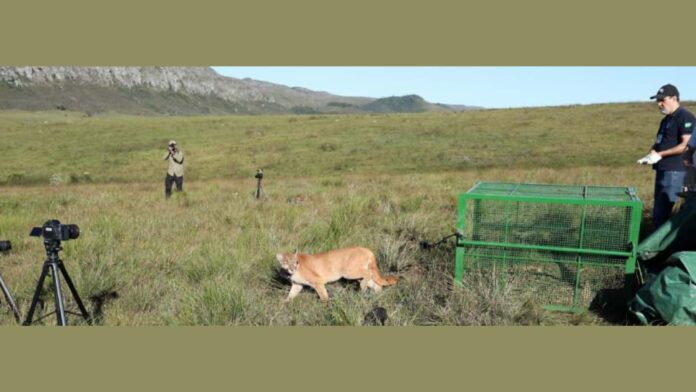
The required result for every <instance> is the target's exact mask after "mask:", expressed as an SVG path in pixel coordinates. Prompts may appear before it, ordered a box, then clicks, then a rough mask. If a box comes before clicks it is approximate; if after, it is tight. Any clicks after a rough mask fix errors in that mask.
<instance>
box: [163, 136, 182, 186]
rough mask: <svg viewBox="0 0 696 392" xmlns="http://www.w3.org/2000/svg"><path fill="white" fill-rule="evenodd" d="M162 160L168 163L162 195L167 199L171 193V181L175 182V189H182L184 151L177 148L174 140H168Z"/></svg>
mask: <svg viewBox="0 0 696 392" xmlns="http://www.w3.org/2000/svg"><path fill="white" fill-rule="evenodd" d="M164 160H165V161H167V162H168V163H169V166H168V167H167V177H166V178H165V179H164V197H165V198H167V199H169V197H171V195H172V183H173V182H175V183H176V190H177V192H180V191H182V190H183V189H184V153H183V152H182V151H181V150H179V148H178V147H177V145H176V142H175V141H174V140H170V141H169V146H168V148H167V154H166V155H165V156H164Z"/></svg>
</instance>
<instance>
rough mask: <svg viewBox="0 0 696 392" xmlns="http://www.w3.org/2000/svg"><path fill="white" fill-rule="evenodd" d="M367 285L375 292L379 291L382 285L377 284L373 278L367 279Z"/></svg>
mask: <svg viewBox="0 0 696 392" xmlns="http://www.w3.org/2000/svg"><path fill="white" fill-rule="evenodd" d="M367 287H369V288H371V289H372V290H374V291H375V293H379V292H380V291H382V286H380V285H378V284H377V283H376V282H375V281H374V280H372V279H369V280H368V281H367Z"/></svg>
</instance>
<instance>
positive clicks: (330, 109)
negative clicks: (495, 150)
mask: <svg viewBox="0 0 696 392" xmlns="http://www.w3.org/2000/svg"><path fill="white" fill-rule="evenodd" d="M469 108H470V107H467V106H462V105H459V106H457V107H453V106H448V105H441V104H432V103H429V102H427V101H425V100H424V99H423V98H421V97H419V96H416V95H407V96H404V97H389V98H381V99H375V98H367V97H345V96H339V95H334V94H330V93H328V92H322V91H312V90H308V89H306V88H302V87H288V86H283V85H279V84H274V83H268V82H264V81H259V80H254V79H249V78H245V79H237V78H231V77H225V76H222V75H219V74H218V73H216V72H215V71H214V70H213V69H211V68H208V67H39V66H36V67H31V66H27V67H0V109H19V110H56V109H58V110H71V111H81V112H86V113H90V114H96V113H106V112H113V113H123V114H136V115H184V116H186V115H206V114H289V113H295V114H312V113H360V112H378V113H391V112H423V111H443V110H466V109H469ZM472 108H473V107H472Z"/></svg>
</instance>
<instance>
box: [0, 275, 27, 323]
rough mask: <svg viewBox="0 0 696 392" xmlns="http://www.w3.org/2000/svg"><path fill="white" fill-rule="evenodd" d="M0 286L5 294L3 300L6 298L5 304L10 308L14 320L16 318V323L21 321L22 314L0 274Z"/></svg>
mask: <svg viewBox="0 0 696 392" xmlns="http://www.w3.org/2000/svg"><path fill="white" fill-rule="evenodd" d="M0 286H2V293H3V294H5V300H7V305H8V306H9V307H10V309H12V313H14V316H15V320H17V323H21V322H22V314H21V313H19V309H18V308H17V304H16V303H15V301H14V298H12V294H10V289H9V288H7V284H5V280H3V279H2V275H0Z"/></svg>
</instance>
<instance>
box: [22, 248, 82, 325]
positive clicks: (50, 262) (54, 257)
mask: <svg viewBox="0 0 696 392" xmlns="http://www.w3.org/2000/svg"><path fill="white" fill-rule="evenodd" d="M44 246H45V247H46V256H47V257H46V261H45V262H44V264H43V268H42V269H41V276H40V277H39V281H38V283H37V284H36V291H34V299H32V300H31V306H30V307H29V313H27V318H26V320H24V325H31V320H32V317H33V316H34V310H35V309H36V305H37V304H38V302H39V297H40V294H41V289H42V288H43V284H44V280H45V279H46V275H48V272H49V270H50V271H51V276H52V277H53V293H54V295H55V301H56V310H55V312H53V313H55V314H56V322H57V324H58V325H61V326H63V325H67V321H66V318H65V313H66V311H65V309H64V307H63V291H62V289H61V287H60V275H59V274H61V273H62V274H63V278H64V279H65V283H67V285H68V288H69V289H70V292H71V293H72V296H73V298H74V299H75V302H76V303H77V306H78V307H79V308H80V312H81V313H82V317H83V318H84V319H85V321H87V323H89V324H91V323H92V319H91V318H90V316H89V313H87V309H85V306H84V305H83V304H82V300H81V299H80V295H79V294H77V290H76V289H75V285H74V284H73V282H72V279H70V275H68V271H66V270H65V266H64V265H63V261H62V260H61V259H60V258H59V257H58V252H60V251H61V250H63V248H62V247H61V246H60V241H59V240H49V239H45V240H44ZM67 313H70V314H75V315H78V316H79V314H77V313H73V312H67ZM51 314H52V313H49V314H47V315H44V316H42V317H41V318H44V317H47V316H49V315H51Z"/></svg>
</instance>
